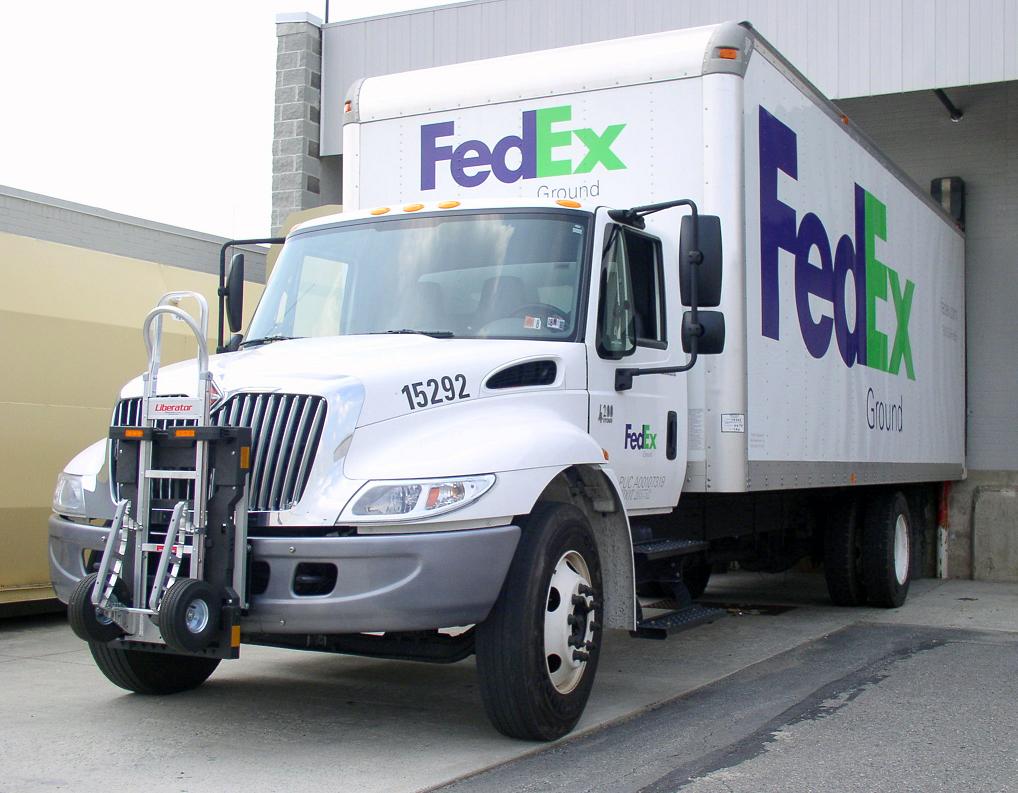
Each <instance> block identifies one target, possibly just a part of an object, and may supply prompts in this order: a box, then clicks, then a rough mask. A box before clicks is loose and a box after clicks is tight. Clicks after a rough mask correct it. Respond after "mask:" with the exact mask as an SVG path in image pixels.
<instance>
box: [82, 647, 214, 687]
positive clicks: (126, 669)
mask: <svg viewBox="0 0 1018 793" xmlns="http://www.w3.org/2000/svg"><path fill="white" fill-rule="evenodd" d="M88 649H89V650H91V651H92V657H93V658H94V659H95V663H96V666H98V667H99V671H101V672H102V673H103V674H104V675H106V677H108V678H109V679H110V681H111V682H112V683H114V684H115V685H118V686H120V687H121V688H126V689H127V690H128V691H133V692H135V693H136V694H176V693H178V692H180V691H189V690H190V689H192V688H197V687H198V686H200V685H201V684H202V683H204V682H205V681H206V680H208V677H209V675H211V674H212V673H213V672H214V671H215V669H216V667H217V666H219V659H218V658H195V657H188V656H183V655H169V654H167V653H146V652H141V651H140V650H126V649H122V648H120V647H111V646H109V645H107V644H99V643H97V642H89V645H88Z"/></svg>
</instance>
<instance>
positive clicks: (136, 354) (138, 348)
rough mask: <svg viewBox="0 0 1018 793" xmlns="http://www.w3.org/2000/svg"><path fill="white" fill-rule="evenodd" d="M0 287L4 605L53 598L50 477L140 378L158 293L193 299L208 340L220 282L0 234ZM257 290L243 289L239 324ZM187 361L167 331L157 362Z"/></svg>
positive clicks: (182, 340)
mask: <svg viewBox="0 0 1018 793" xmlns="http://www.w3.org/2000/svg"><path fill="white" fill-rule="evenodd" d="M210 264H214V263H213V262H210ZM0 283H2V284H3V289H2V290H0V340H2V343H0V384H2V385H0V453H2V458H0V547H2V548H3V549H4V551H3V553H2V554H0V607H2V606H4V605H5V604H11V603H25V602H28V601H32V600H42V599H47V598H52V597H53V592H52V590H51V589H50V586H49V563H48V558H47V554H48V551H47V539H48V536H47V519H48V518H49V514H50V503H51V500H52V496H53V487H54V485H55V483H56V477H57V474H58V473H59V472H60V470H61V469H62V468H63V467H64V465H65V464H66V463H67V461H68V460H70V459H71V457H73V456H74V455H75V454H77V453H78V452H79V451H81V450H82V449H84V448H85V447H86V446H88V445H89V444H91V443H93V442H95V441H96V440H98V439H100V438H103V437H105V435H106V432H107V428H108V426H109V421H110V416H111V414H112V411H113V406H114V403H115V401H116V399H117V394H118V392H119V391H120V388H121V387H122V386H123V385H124V383H126V382H127V381H128V380H130V379H131V378H133V377H135V376H136V375H138V374H139V373H140V372H142V371H143V370H144V369H145V366H146V363H147V358H146V354H145V345H144V342H143V341H142V336H141V324H142V321H143V320H144V318H145V314H147V313H148V311H149V310H150V309H151V308H152V307H153V306H155V305H156V303H157V302H158V300H159V298H160V296H161V295H163V294H164V293H165V292H169V291H172V290H185V289H186V290H193V291H197V292H200V293H202V294H204V295H205V297H206V299H207V300H208V301H209V308H210V313H211V316H210V318H209V322H210V325H211V326H212V327H210V331H212V332H213V333H214V327H215V320H216V317H217V313H216V306H217V298H216V287H217V278H216V276H213V275H209V274H206V273H200V272H196V271H193V270H187V269H183V268H180V267H170V266H166V265H161V264H157V263H155V262H149V261H142V260H139V259H131V258H128V257H125V256H116V255H114V254H109V253H102V252H98V251H92V250H86V249H83V248H76V247H73V246H70V245H62V244H59V243H54V242H46V241H43V240H37V239H32V238H29V237H21V236H17V235H13V234H2V233H0ZM261 291H262V286H261V285H260V284H255V283H248V284H247V288H246V294H245V306H246V310H245V315H246V318H249V317H250V313H251V312H252V311H253V309H254V307H255V305H256V304H257V302H258V299H259V297H260V296H261ZM183 307H185V308H188V310H194V309H193V307H192V306H186V305H185V306H183ZM214 344H215V339H214V338H213V339H211V340H210V348H211V349H214ZM194 352H195V350H194V339H193V336H192V335H191V332H190V331H189V330H188V329H187V328H186V327H185V326H184V325H183V324H182V323H176V322H170V321H166V322H164V341H163V362H164V363H170V362H174V361H179V360H183V359H185V358H189V357H193V356H194Z"/></svg>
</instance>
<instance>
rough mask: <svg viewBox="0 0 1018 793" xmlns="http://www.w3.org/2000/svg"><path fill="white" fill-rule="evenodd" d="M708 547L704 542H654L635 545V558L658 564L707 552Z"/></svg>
mask: <svg viewBox="0 0 1018 793" xmlns="http://www.w3.org/2000/svg"><path fill="white" fill-rule="evenodd" d="M707 547H708V544H707V543H706V542H703V541H702V540H652V541H651V542H637V543H633V556H635V557H638V558H642V559H643V560H645V561H647V562H656V561H657V560H658V559H669V558H671V557H673V556H686V555H687V554H691V553H700V552H701V551H706V550H707Z"/></svg>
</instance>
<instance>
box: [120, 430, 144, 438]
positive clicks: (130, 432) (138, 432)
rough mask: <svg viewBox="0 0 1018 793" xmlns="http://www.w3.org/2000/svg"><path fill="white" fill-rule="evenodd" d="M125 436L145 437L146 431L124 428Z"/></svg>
mask: <svg viewBox="0 0 1018 793" xmlns="http://www.w3.org/2000/svg"><path fill="white" fill-rule="evenodd" d="M124 437H125V438H144V437H145V433H144V432H142V431H141V430H124Z"/></svg>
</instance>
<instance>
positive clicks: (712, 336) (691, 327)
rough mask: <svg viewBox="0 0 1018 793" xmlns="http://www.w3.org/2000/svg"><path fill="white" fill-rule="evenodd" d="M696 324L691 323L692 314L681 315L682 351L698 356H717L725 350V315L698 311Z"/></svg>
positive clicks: (716, 312)
mask: <svg viewBox="0 0 1018 793" xmlns="http://www.w3.org/2000/svg"><path fill="white" fill-rule="evenodd" d="M697 320H698V322H695V323H694V322H693V312H692V311H687V312H686V313H685V314H683V315H682V350H683V352H686V353H691V352H692V351H693V344H694V341H693V340H694V339H695V340H696V341H695V344H696V352H697V353H698V354H700V355H719V354H720V353H722V352H724V349H725V315H724V314H722V313H721V312H720V311H698V312H697Z"/></svg>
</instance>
